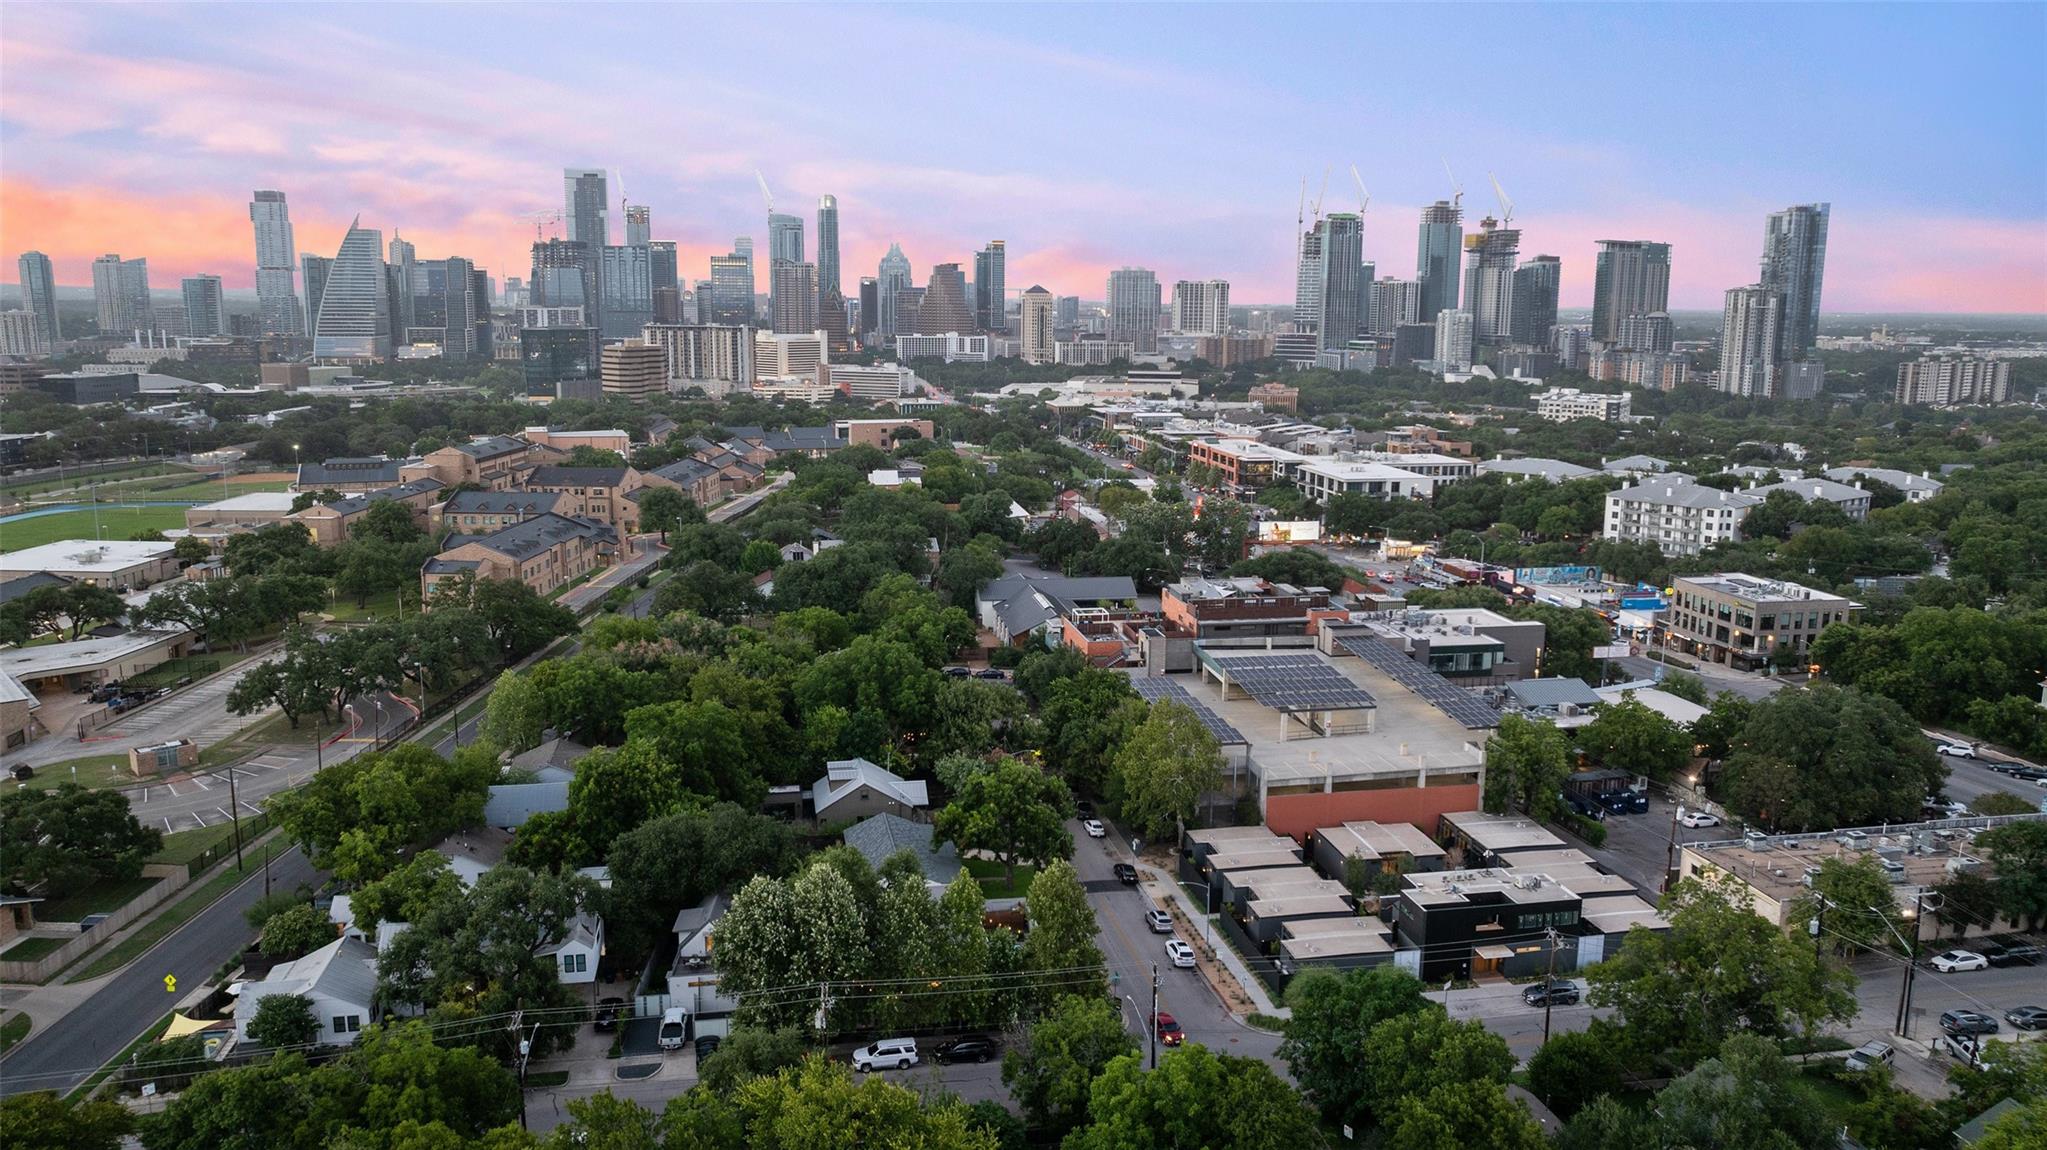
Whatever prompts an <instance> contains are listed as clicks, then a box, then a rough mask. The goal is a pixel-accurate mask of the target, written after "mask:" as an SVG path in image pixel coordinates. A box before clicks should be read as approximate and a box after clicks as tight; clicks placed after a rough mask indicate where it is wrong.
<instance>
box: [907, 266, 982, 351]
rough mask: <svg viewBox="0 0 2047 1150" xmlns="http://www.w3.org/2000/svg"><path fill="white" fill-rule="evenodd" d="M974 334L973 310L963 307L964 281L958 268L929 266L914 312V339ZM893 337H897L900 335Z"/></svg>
mask: <svg viewBox="0 0 2047 1150" xmlns="http://www.w3.org/2000/svg"><path fill="white" fill-rule="evenodd" d="M973 330H974V309H973V308H971V307H969V306H968V305H967V277H966V276H965V275H963V274H961V272H960V266H959V265H958V264H933V265H932V267H931V280H930V282H929V283H928V284H927V285H926V286H925V288H924V301H923V304H922V306H921V307H920V308H919V309H918V312H917V330H916V331H915V332H914V333H911V334H915V335H944V334H945V333H947V332H951V331H956V332H958V333H960V334H961V335H967V334H970V333H972V332H973ZM896 334H898V335H901V334H903V333H902V332H897V333H896Z"/></svg>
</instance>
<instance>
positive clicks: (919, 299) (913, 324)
mask: <svg viewBox="0 0 2047 1150" xmlns="http://www.w3.org/2000/svg"><path fill="white" fill-rule="evenodd" d="M895 308H896V336H905V335H915V334H916V333H917V328H918V326H919V325H920V324H921V323H922V322H923V316H924V289H923V288H920V287H899V288H897V289H896V294H895Z"/></svg>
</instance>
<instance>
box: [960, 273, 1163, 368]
mask: <svg viewBox="0 0 2047 1150" xmlns="http://www.w3.org/2000/svg"><path fill="white" fill-rule="evenodd" d="M1103 298H1104V299H1105V300H1106V301H1107V304H1108V311H1109V331H1108V335H1109V338H1110V339H1111V340H1112V341H1115V342H1118V343H1128V344H1130V345H1131V347H1132V348H1133V349H1134V350H1136V351H1137V352H1140V353H1145V352H1152V351H1156V350H1158V342H1159V311H1160V307H1159V277H1158V276H1157V274H1156V273H1154V272H1152V271H1151V270H1150V269H1149V268H1132V267H1125V268H1117V269H1116V270H1115V271H1112V272H1110V273H1109V281H1108V285H1107V289H1106V294H1105V295H1104V297H1103ZM925 306H926V307H929V306H930V302H929V300H928V299H927V300H926V303H925Z"/></svg>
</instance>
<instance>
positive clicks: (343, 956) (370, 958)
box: [235, 938, 377, 1046]
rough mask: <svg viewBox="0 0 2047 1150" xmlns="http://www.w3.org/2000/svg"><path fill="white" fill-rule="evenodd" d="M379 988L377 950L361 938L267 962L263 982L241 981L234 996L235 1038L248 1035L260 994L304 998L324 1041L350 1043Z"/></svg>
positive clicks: (371, 1018)
mask: <svg viewBox="0 0 2047 1150" xmlns="http://www.w3.org/2000/svg"><path fill="white" fill-rule="evenodd" d="M376 993H377V954H376V951H374V950H372V949H370V944H369V943H366V942H364V941H363V940H362V939H360V938H337V939H335V940H334V941H333V942H330V943H328V944H327V945H326V946H323V947H321V948H320V949H318V950H316V951H313V952H312V953H311V954H308V955H305V956H304V957H302V958H295V959H293V960H292V961H290V962H286V963H281V964H279V965H277V966H274V967H272V968H270V973H269V975H267V976H266V977H265V978H264V979H263V980H262V981H261V982H250V983H245V984H243V986H242V993H241V995H240V997H239V998H238V999H237V1000H236V1002H235V1041H237V1042H247V1041H248V1040H249V1024H250V1023H251V1022H254V1021H255V1020H256V1011H257V1010H258V1009H260V1008H261V1006H262V1003H263V1000H264V999H266V998H272V997H276V996H278V995H288V996H294V997H298V998H303V999H306V1000H307V1001H309V1002H311V1003H312V1004H313V1017H315V1018H317V1019H319V1020H320V1035H319V1037H318V1039H316V1041H318V1042H319V1043H321V1044H323V1045H334V1046H350V1045H353V1044H354V1043H355V1040H356V1036H357V1035H358V1034H359V1033H361V1031H362V1028H363V1026H364V1025H365V1024H367V1023H369V1022H372V1021H374V1020H375V1015H373V1014H371V1013H370V1007H371V1005H372V1004H373V1003H374V1001H375V999H376Z"/></svg>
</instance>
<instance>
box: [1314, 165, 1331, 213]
mask: <svg viewBox="0 0 2047 1150" xmlns="http://www.w3.org/2000/svg"><path fill="white" fill-rule="evenodd" d="M1328 194H1329V169H1328V168H1326V167H1325V168H1323V169H1322V190H1321V191H1319V192H1316V193H1315V222H1316V223H1318V224H1319V223H1321V222H1322V197H1324V196H1326V195H1328Z"/></svg>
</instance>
